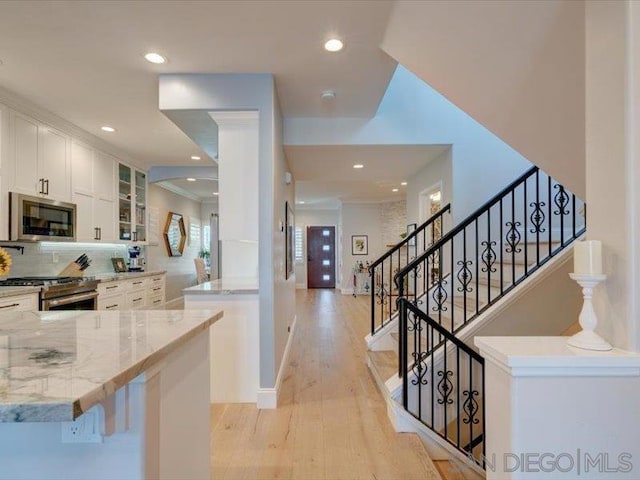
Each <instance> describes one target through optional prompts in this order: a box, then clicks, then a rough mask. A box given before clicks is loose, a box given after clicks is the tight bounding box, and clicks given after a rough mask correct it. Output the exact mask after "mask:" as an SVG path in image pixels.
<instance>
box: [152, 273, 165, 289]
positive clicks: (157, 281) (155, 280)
mask: <svg viewBox="0 0 640 480" xmlns="http://www.w3.org/2000/svg"><path fill="white" fill-rule="evenodd" d="M149 282H150V283H151V285H153V286H160V285H162V286H164V273H163V274H161V275H154V276H152V277H150V278H149Z"/></svg>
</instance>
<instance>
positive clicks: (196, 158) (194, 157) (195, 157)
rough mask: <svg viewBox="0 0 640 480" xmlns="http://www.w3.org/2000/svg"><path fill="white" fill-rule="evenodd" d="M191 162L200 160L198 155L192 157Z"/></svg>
mask: <svg viewBox="0 0 640 480" xmlns="http://www.w3.org/2000/svg"><path fill="white" fill-rule="evenodd" d="M191 160H200V157H199V156H198V155H191Z"/></svg>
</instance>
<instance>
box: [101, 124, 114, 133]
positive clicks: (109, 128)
mask: <svg viewBox="0 0 640 480" xmlns="http://www.w3.org/2000/svg"><path fill="white" fill-rule="evenodd" d="M100 130H102V131H103V132H109V133H113V132H115V131H116V129H115V128H113V127H110V126H109V125H105V126H103V127H100Z"/></svg>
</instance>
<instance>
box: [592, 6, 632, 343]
mask: <svg viewBox="0 0 640 480" xmlns="http://www.w3.org/2000/svg"><path fill="white" fill-rule="evenodd" d="M639 69H640V4H639V3H638V2H635V1H615V2H612V1H608V0H602V1H600V0H598V1H589V2H587V6H586V142H587V148H586V172H587V174H586V179H587V236H588V238H590V239H593V240H600V241H602V244H603V255H604V273H605V274H606V275H607V281H606V282H604V283H603V285H602V286H600V287H598V289H596V292H595V295H594V304H595V307H596V312H597V314H598V318H599V319H600V323H599V327H598V333H600V334H601V335H602V336H603V337H604V338H605V339H607V340H609V341H610V342H611V343H612V344H613V345H614V346H616V347H619V348H622V349H626V350H631V351H639V350H640V328H639V318H638V316H639V312H640V295H638V292H639V291H640V278H639V277H640V256H639V252H640V250H639V247H640V204H639V203H638V202H639V199H638V181H639V180H640V151H639V146H638V142H637V136H638V132H640V121H639V120H640V117H638V106H639V105H640V84H639V83H638V82H639V81H640V75H639V73H640V71H639Z"/></svg>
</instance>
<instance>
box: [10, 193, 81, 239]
mask: <svg viewBox="0 0 640 480" xmlns="http://www.w3.org/2000/svg"><path fill="white" fill-rule="evenodd" d="M9 218H10V236H11V240H15V241H21V242H24V241H60V242H70V241H75V239H76V205H75V204H73V203H68V202H60V201H57V200H51V199H48V198H40V197H33V196H31V195H23V194H21V193H15V192H11V193H9Z"/></svg>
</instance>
